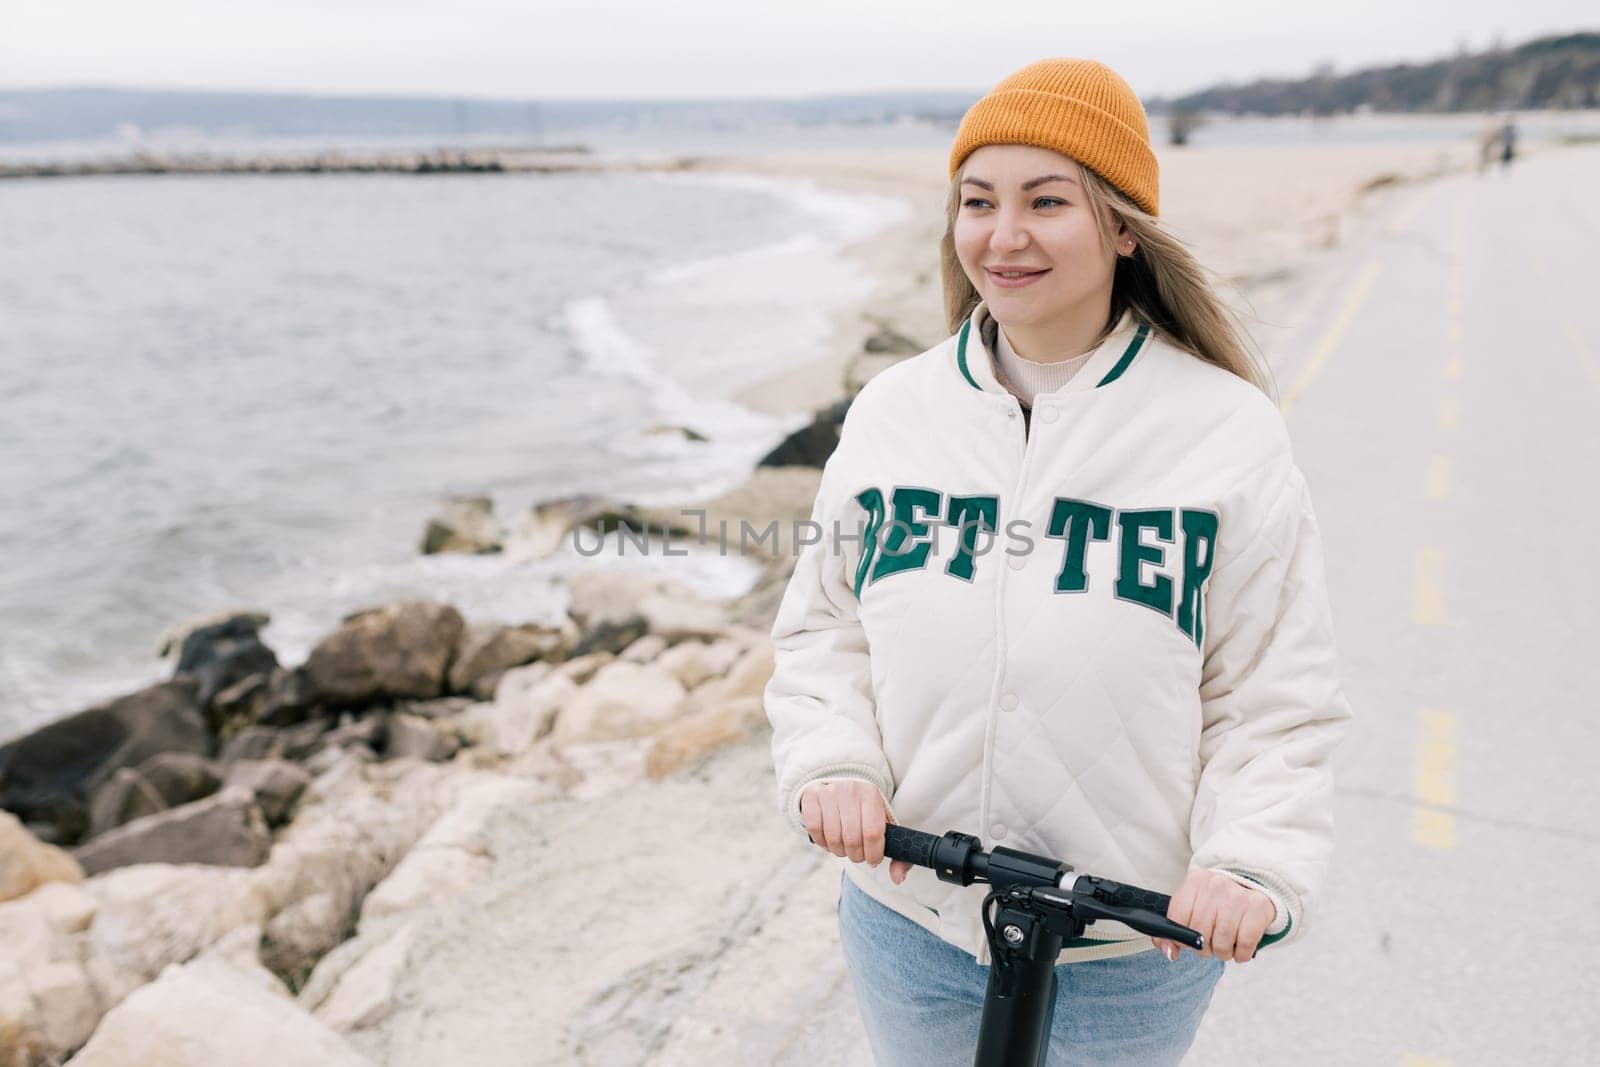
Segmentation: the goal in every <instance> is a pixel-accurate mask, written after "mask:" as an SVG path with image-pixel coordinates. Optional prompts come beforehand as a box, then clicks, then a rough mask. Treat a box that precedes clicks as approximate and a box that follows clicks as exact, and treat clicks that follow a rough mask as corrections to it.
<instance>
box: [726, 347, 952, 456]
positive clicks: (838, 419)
mask: <svg viewBox="0 0 1600 1067" xmlns="http://www.w3.org/2000/svg"><path fill="white" fill-rule="evenodd" d="M917 351H919V352H920V351H921V349H917ZM852 399H853V398H852ZM849 410H850V400H841V401H839V402H838V403H836V404H833V405H831V406H829V407H826V408H823V409H822V410H821V411H818V412H817V414H816V417H815V418H813V419H812V420H811V421H810V422H809V423H807V424H806V425H805V426H802V427H801V428H800V429H798V430H796V431H795V432H794V433H792V434H790V435H789V436H788V437H785V438H784V439H783V440H782V441H780V442H779V443H778V446H777V447H776V448H774V449H773V450H772V451H771V452H768V453H767V454H766V455H765V456H762V457H761V461H760V463H759V464H757V466H758V467H791V466H802V467H821V466H822V465H823V464H824V463H826V462H828V457H829V456H831V455H833V450H834V449H835V448H838V447H839V429H840V427H841V426H843V425H844V416H845V412H847V411H849Z"/></svg>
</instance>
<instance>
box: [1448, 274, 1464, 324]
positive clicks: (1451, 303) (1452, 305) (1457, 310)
mask: <svg viewBox="0 0 1600 1067" xmlns="http://www.w3.org/2000/svg"><path fill="white" fill-rule="evenodd" d="M1451 281H1453V282H1454V283H1455V285H1454V288H1455V289H1456V291H1457V292H1459V291H1460V289H1461V279H1460V278H1459V277H1456V278H1452V279H1451ZM1444 309H1445V311H1446V313H1448V314H1451V315H1459V314H1461V298H1460V297H1459V296H1452V297H1451V298H1450V299H1449V300H1446V301H1445V302H1444Z"/></svg>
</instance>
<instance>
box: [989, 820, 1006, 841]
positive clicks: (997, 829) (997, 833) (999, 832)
mask: <svg viewBox="0 0 1600 1067" xmlns="http://www.w3.org/2000/svg"><path fill="white" fill-rule="evenodd" d="M990 832H991V833H992V834H993V835H994V839H995V840H996V841H1004V840H1005V839H1006V826H1005V823H999V822H997V823H995V824H994V828H993V829H992V830H991V831H990Z"/></svg>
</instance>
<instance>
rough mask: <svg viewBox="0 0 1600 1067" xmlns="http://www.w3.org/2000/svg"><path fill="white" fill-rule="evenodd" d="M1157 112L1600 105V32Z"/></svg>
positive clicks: (1153, 106) (1214, 92)
mask: <svg viewBox="0 0 1600 1067" xmlns="http://www.w3.org/2000/svg"><path fill="white" fill-rule="evenodd" d="M1145 104H1146V107H1147V108H1148V109H1149V110H1150V111H1151V112H1172V111H1191V112H1194V111H1201V112H1204V111H1212V112H1226V113H1230V114H1241V113H1242V114H1258V115H1300V114H1306V113H1310V114H1315V115H1331V114H1338V113H1341V112H1350V111H1356V110H1358V109H1362V110H1372V111H1384V112H1397V111H1398V112H1406V111H1434V112H1436V111H1489V110H1501V109H1507V108H1511V109H1518V110H1524V109H1530V108H1590V107H1597V106H1600V33H1572V34H1566V35H1564V36H1558V37H1541V38H1539V39H1538V40H1534V41H1529V42H1528V43H1526V44H1522V45H1518V46H1517V47H1515V48H1501V49H1494V50H1491V51H1487V52H1479V53H1476V54H1467V53H1463V54H1461V55H1457V56H1454V57H1452V58H1450V59H1440V60H1436V61H1434V62H1431V63H1401V64H1398V65H1396V66H1388V67H1370V68H1368V69H1366V70H1358V71H1354V72H1352V73H1349V74H1342V75H1336V74H1334V73H1333V72H1332V71H1330V70H1324V71H1321V72H1319V73H1317V74H1314V75H1313V76H1311V77H1309V78H1301V79H1298V80H1283V79H1260V80H1258V81H1253V82H1250V83H1248V84H1245V85H1233V84H1226V85H1219V86H1216V87H1213V88H1209V89H1202V90H1200V91H1199V92H1194V93H1189V94H1188V95H1186V96H1179V97H1173V98H1156V99H1151V100H1147V101H1145Z"/></svg>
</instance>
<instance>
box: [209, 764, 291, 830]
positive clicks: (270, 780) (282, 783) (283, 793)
mask: <svg viewBox="0 0 1600 1067" xmlns="http://www.w3.org/2000/svg"><path fill="white" fill-rule="evenodd" d="M227 784H228V785H230V786H234V787H236V788H239V789H245V790H248V791H249V792H250V794H251V795H252V796H254V797H255V798H256V805H257V806H258V807H259V808H260V809H261V814H262V816H263V817H265V819H266V820H267V825H268V826H282V825H283V824H284V823H286V822H288V821H289V819H290V817H291V816H292V815H293V814H294V808H295V804H296V803H298V802H299V800H300V795H301V794H302V793H304V792H305V789H306V786H308V785H310V784H311V775H309V774H307V773H306V772H305V771H304V770H302V769H301V768H299V767H298V766H296V765H295V764H293V763H290V762H289V761H288V760H281V759H264V760H239V761H238V762H237V763H235V764H234V765H233V766H232V767H230V768H229V769H228V779H227Z"/></svg>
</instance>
